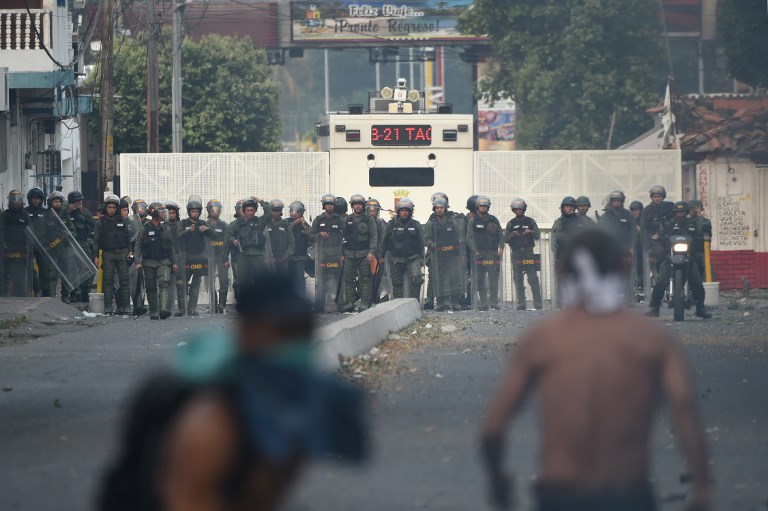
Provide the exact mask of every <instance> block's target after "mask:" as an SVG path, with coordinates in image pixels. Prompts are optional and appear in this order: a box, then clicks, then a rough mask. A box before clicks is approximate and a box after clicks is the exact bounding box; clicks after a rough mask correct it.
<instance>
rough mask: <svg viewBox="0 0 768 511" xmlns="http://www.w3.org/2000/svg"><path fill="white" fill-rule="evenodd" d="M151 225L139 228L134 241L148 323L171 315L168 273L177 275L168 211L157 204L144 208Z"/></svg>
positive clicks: (169, 277)
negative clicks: (146, 303) (142, 274)
mask: <svg viewBox="0 0 768 511" xmlns="http://www.w3.org/2000/svg"><path fill="white" fill-rule="evenodd" d="M147 216H148V217H149V218H150V221H149V222H147V223H145V224H144V225H143V226H142V227H141V231H140V232H139V236H138V238H137V240H136V251H135V256H136V270H137V271H141V270H143V271H144V281H145V283H146V286H147V302H149V317H150V319H167V318H168V317H169V316H170V315H171V311H170V302H169V301H168V287H169V285H170V280H171V271H173V272H176V271H177V270H178V266H177V263H176V248H175V244H174V241H173V235H172V234H171V227H170V226H169V225H168V224H167V223H165V220H166V217H167V210H166V209H165V206H164V205H163V204H161V203H160V202H153V203H152V204H150V205H149V208H147Z"/></svg>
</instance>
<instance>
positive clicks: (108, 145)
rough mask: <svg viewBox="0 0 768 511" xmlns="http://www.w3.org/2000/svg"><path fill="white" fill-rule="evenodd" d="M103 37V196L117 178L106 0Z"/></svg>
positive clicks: (110, 30) (106, 0)
mask: <svg viewBox="0 0 768 511" xmlns="http://www.w3.org/2000/svg"><path fill="white" fill-rule="evenodd" d="M102 9H103V12H104V17H103V18H102V35H101V65H100V67H101V70H100V71H101V90H100V92H99V95H100V96H99V97H100V100H99V113H100V115H101V175H100V179H99V192H100V193H101V194H103V193H104V192H105V191H106V190H107V189H108V188H109V186H110V184H111V183H112V181H113V179H114V177H115V165H114V163H115V162H114V159H115V153H114V147H113V135H114V127H115V124H114V104H113V99H114V98H113V97H112V96H113V88H114V82H113V80H114V71H113V68H112V38H113V28H114V27H113V23H112V0H104V5H103V7H102Z"/></svg>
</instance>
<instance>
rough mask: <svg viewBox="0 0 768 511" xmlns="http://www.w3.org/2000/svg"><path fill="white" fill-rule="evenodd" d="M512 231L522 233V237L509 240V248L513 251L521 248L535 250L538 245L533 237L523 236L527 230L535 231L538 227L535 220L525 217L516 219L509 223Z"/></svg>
mask: <svg viewBox="0 0 768 511" xmlns="http://www.w3.org/2000/svg"><path fill="white" fill-rule="evenodd" d="M509 224H510V225H509V227H510V230H511V231H513V232H517V233H520V236H513V237H511V238H509V248H511V249H512V250H520V249H521V248H533V246H534V244H535V243H536V242H535V240H534V239H533V236H523V232H524V231H526V230H531V231H533V230H534V227H536V224H535V222H534V221H533V219H531V218H529V217H527V216H525V215H523V216H521V217H519V218H518V217H514V218H513V219H512V220H510V221H509Z"/></svg>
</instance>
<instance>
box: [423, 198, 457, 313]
mask: <svg viewBox="0 0 768 511" xmlns="http://www.w3.org/2000/svg"><path fill="white" fill-rule="evenodd" d="M465 225H466V222H465V221H464V219H463V218H462V217H461V216H460V215H456V214H454V213H452V212H451V211H446V212H445V215H443V217H442V218H441V217H438V216H437V215H436V214H434V213H433V214H432V215H431V216H430V217H429V220H427V223H426V224H424V242H425V244H426V246H427V257H429V258H430V259H431V263H430V264H429V265H428V266H427V268H428V275H429V279H428V281H427V298H426V303H427V304H430V303H432V299H431V298H430V295H433V296H437V310H445V308H447V307H450V308H452V309H453V310H456V311H458V310H461V295H462V294H463V292H464V288H465V283H466V279H465V278H464V272H465V266H464V255H465V246H464V243H465V236H464V227H465Z"/></svg>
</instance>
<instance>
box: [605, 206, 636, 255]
mask: <svg viewBox="0 0 768 511" xmlns="http://www.w3.org/2000/svg"><path fill="white" fill-rule="evenodd" d="M602 219H603V221H604V222H606V223H607V224H608V225H610V227H611V229H613V231H614V233H615V234H616V235H617V236H619V237H620V238H621V242H622V244H623V245H625V246H624V248H625V249H628V248H629V242H630V241H631V240H632V231H633V229H634V228H635V222H634V219H633V218H632V213H630V212H629V211H627V210H626V209H619V210H615V209H608V210H606V211H605V214H604V215H603V216H602Z"/></svg>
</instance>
